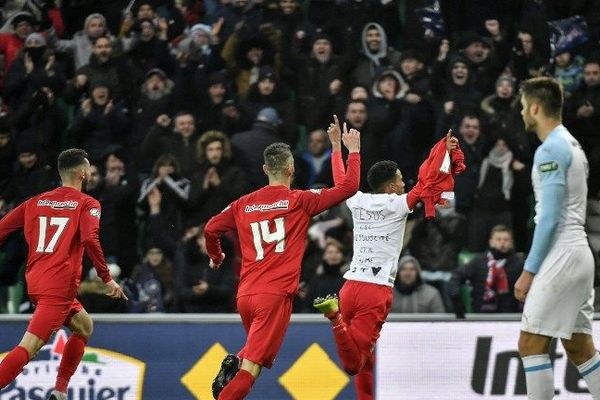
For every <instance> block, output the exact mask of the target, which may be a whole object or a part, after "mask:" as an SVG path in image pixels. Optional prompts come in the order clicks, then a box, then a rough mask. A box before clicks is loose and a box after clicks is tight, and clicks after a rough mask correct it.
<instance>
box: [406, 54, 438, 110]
mask: <svg viewBox="0 0 600 400" xmlns="http://www.w3.org/2000/svg"><path fill="white" fill-rule="evenodd" d="M400 72H401V73H402V76H403V77H404V81H405V82H406V83H407V84H408V87H409V90H408V93H407V95H406V96H407V97H406V101H407V102H409V103H411V104H416V103H419V102H421V101H422V100H424V98H425V97H426V96H430V91H431V89H430V87H429V76H428V73H427V69H426V68H425V58H424V56H423V54H421V52H419V51H418V50H414V49H407V50H404V51H403V52H402V55H401V56H400ZM411 95H412V96H411Z"/></svg>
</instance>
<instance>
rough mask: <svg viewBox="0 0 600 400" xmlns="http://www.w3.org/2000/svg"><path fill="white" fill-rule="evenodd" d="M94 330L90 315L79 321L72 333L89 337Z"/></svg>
mask: <svg viewBox="0 0 600 400" xmlns="http://www.w3.org/2000/svg"><path fill="white" fill-rule="evenodd" d="M93 332H94V321H92V319H91V318H90V317H87V318H85V319H83V320H82V321H81V323H80V324H78V325H77V327H75V329H74V330H73V333H76V334H78V335H79V336H83V337H84V338H86V339H89V338H90V337H91V336H92V333H93Z"/></svg>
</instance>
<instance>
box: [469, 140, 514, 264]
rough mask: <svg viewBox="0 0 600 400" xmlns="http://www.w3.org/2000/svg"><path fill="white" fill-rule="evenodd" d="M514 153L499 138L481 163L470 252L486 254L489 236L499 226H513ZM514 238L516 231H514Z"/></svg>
mask: <svg viewBox="0 0 600 400" xmlns="http://www.w3.org/2000/svg"><path fill="white" fill-rule="evenodd" d="M512 162H513V154H512V152H511V151H510V149H509V148H508V146H507V145H506V142H505V141H504V139H501V138H498V139H496V140H495V142H494V147H492V149H491V150H490V152H489V154H488V155H487V157H485V158H484V159H483V161H482V163H481V169H480V171H479V183H478V185H477V190H476V191H475V196H474V199H473V209H472V210H471V214H470V215H469V230H468V235H469V239H468V243H467V246H468V248H469V250H471V251H474V252H480V251H483V250H484V249H485V247H486V243H485V236H486V233H487V232H489V231H490V230H491V229H492V228H493V227H494V226H496V225H505V226H509V227H510V226H511V225H512V215H511V212H510V194H511V191H512V185H513V182H514V180H513V171H512ZM511 236H512V232H511Z"/></svg>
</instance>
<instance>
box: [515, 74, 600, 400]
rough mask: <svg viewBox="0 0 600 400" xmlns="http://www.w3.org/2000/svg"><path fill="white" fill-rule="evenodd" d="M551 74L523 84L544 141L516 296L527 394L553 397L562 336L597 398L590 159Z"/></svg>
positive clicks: (526, 113)
mask: <svg viewBox="0 0 600 400" xmlns="http://www.w3.org/2000/svg"><path fill="white" fill-rule="evenodd" d="M562 93H563V92H562V88H561V86H560V84H559V83H558V82H556V81H555V80H553V79H551V78H534V79H530V80H528V81H526V82H524V83H523V84H522V87H521V103H522V105H523V111H522V115H523V120H524V122H525V127H526V129H527V130H528V131H535V132H536V133H537V136H538V137H539V138H540V140H541V141H542V145H541V146H540V147H539V148H538V149H537V150H536V152H535V156H534V160H533V163H534V165H533V170H532V181H533V188H534V193H535V199H536V205H535V212H536V217H535V222H536V227H535V231H534V235H533V242H532V244H531V249H530V251H529V255H528V256H527V259H526V261H525V267H524V271H523V273H522V274H521V277H520V278H519V280H518V281H517V283H516V284H515V296H516V298H517V299H519V300H520V301H524V302H525V308H524V309H523V316H522V321H521V335H520V338H519V353H520V354H521V358H522V360H523V366H524V368H525V378H526V383H527V397H528V398H529V399H536V400H550V399H552V398H553V397H554V377H553V374H552V362H551V361H550V357H549V356H548V349H549V346H550V341H551V340H552V338H555V337H556V338H560V339H561V341H562V344H563V346H564V348H565V351H566V352H567V356H568V357H569V360H570V361H571V362H572V363H573V364H575V365H576V366H577V369H578V370H579V372H580V374H581V375H582V376H583V378H584V379H585V381H586V383H587V385H588V388H589V390H590V392H591V393H592V396H593V398H594V399H595V400H600V355H599V354H598V352H597V351H596V348H595V346H594V341H593V339H592V319H593V316H594V308H593V303H594V287H593V283H594V260H593V255H592V251H591V249H590V247H589V245H588V242H587V238H586V233H585V231H584V224H585V212H586V204H587V203H586V202H587V178H588V163H587V159H586V157H585V154H584V152H583V150H582V149H581V146H580V145H579V143H578V142H577V140H575V138H573V136H571V134H570V133H569V131H568V130H567V129H566V128H565V127H564V126H563V125H562V123H561V114H562V103H563V94H562Z"/></svg>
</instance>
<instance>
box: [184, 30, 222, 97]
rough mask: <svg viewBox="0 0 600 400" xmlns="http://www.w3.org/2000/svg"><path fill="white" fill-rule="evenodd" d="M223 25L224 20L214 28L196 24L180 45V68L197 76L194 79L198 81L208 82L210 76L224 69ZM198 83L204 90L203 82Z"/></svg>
mask: <svg viewBox="0 0 600 400" xmlns="http://www.w3.org/2000/svg"><path fill="white" fill-rule="evenodd" d="M222 25H223V20H222V19H220V20H219V21H217V22H215V23H214V24H213V26H212V27H211V26H208V25H205V24H196V25H194V26H192V27H191V28H190V31H189V36H188V37H187V38H185V39H183V40H182V41H181V42H180V43H179V45H178V48H177V61H178V63H179V67H180V68H182V69H184V70H186V71H187V72H188V73H192V74H195V76H194V78H195V79H196V80H197V81H201V80H206V78H207V77H208V76H210V74H212V73H213V72H216V71H219V70H220V69H221V68H223V60H222V59H221V49H222V47H223V46H222V45H221V41H220V39H219V32H220V29H221V27H222ZM198 75H200V76H198ZM198 83H200V85H199V86H200V88H201V89H204V85H202V82H198ZM188 85H189V82H188Z"/></svg>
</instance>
